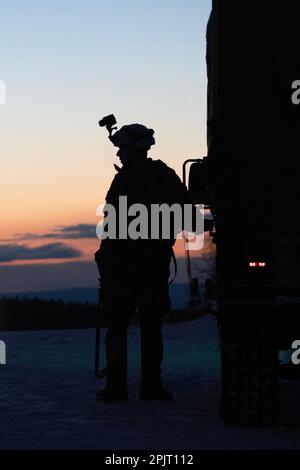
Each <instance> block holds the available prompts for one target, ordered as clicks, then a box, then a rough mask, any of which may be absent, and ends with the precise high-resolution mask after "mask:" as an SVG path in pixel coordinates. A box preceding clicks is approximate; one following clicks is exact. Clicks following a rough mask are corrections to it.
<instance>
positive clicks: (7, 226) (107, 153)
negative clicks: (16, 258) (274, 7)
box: [0, 0, 211, 261]
mask: <svg viewBox="0 0 300 470" xmlns="http://www.w3.org/2000/svg"><path fill="white" fill-rule="evenodd" d="M210 8H211V0H197V1H196V0H187V1H185V2H183V1H179V0H173V1H170V0H154V1H152V2H150V1H148V0H139V1H137V0H122V1H121V0H116V1H114V2H109V1H106V0H97V1H95V0H87V1H76V0H75V1H74V0H72V1H69V0H62V1H57V0H54V1H51V2H50V1H44V0H39V1H37V0H29V1H26V2H24V1H23V0H22V1H20V0H12V1H10V2H3V3H2V5H1V17H0V31H1V41H0V54H1V65H2V67H1V72H0V73H1V75H0V79H1V80H5V82H6V85H7V104H6V105H5V106H4V105H1V106H0V140H1V155H2V160H3V162H4V170H3V171H2V172H1V174H0V185H1V188H2V192H1V199H0V203H1V207H2V225H1V229H0V230H1V232H0V238H1V239H2V240H5V239H8V238H10V237H13V236H14V234H15V233H19V234H20V233H28V232H30V233H37V234H43V233H48V232H52V231H53V230H54V229H55V227H58V226H74V225H77V224H84V223H88V224H95V225H96V223H97V221H98V220H97V218H96V217H95V212H96V207H97V206H98V205H99V204H101V203H102V202H103V201H104V196H105V193H106V190H107V187H108V185H109V184H110V181H111V179H112V177H113V176H114V168H113V163H116V162H117V160H116V157H115V148H114V147H112V146H111V144H110V142H109V141H108V139H107V137H106V132H105V131H103V130H101V129H100V128H98V126H97V122H98V120H99V118H101V117H103V116H104V115H106V114H110V113H114V114H115V115H116V117H117V119H118V122H119V125H120V126H121V125H123V124H128V123H132V122H140V123H143V124H145V125H148V126H150V127H152V128H153V129H155V137H156V143H157V144H156V146H155V147H153V150H152V152H151V156H152V157H154V158H161V159H163V160H164V161H165V162H166V163H168V164H169V165H170V166H172V167H173V168H174V169H175V170H176V171H177V172H178V173H179V174H180V173H181V165H182V162H183V160H184V159H186V158H188V157H194V156H203V155H205V153H206V129H205V120H206V66H205V30H206V23H207V20H208V16H209V12H210ZM40 243H41V242H40ZM45 243H47V240H45ZM97 243H98V241H97V240H95V242H94V246H93V245H91V243H89V245H86V249H85V250H83V251H84V259H85V260H87V259H89V258H92V255H93V250H94V247H96V245H97ZM26 244H28V242H27V241H24V246H26ZM31 248H35V245H34V246H31ZM73 248H74V249H75V248H76V246H75V245H74V246H73ZM27 251H28V250H27ZM25 252H26V250H25V251H24V250H23V253H25ZM23 256H24V255H23ZM77 261H78V260H77Z"/></svg>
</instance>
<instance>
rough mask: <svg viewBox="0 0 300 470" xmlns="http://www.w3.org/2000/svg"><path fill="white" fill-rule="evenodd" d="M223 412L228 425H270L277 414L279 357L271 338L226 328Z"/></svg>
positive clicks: (223, 358)
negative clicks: (230, 333) (240, 335)
mask: <svg viewBox="0 0 300 470" xmlns="http://www.w3.org/2000/svg"><path fill="white" fill-rule="evenodd" d="M221 336H222V344H221V376H222V378H221V384H222V391H221V406H220V414H221V416H222V418H223V420H224V423H225V424H227V425H235V426H266V425H269V424H271V423H272V422H273V421H274V419H275V418H276V415H277V388H278V379H277V373H278V358H277V350H276V347H275V346H274V345H272V344H271V343H270V342H269V343H267V342H263V341H261V340H256V339H236V338H234V339H233V338H232V337H230V336H228V335H225V334H223V332H222V335H221Z"/></svg>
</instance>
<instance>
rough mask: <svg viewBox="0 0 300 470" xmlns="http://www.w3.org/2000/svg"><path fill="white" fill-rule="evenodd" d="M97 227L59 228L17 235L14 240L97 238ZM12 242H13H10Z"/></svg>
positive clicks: (86, 225)
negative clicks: (48, 231)
mask: <svg viewBox="0 0 300 470" xmlns="http://www.w3.org/2000/svg"><path fill="white" fill-rule="evenodd" d="M96 237H97V235H96V225H94V224H77V225H66V226H62V227H57V228H55V229H54V231H53V232H50V233H43V234H42V235H38V234H36V233H30V232H29V233H21V234H17V235H16V236H15V238H14V239H13V240H42V239H45V238H59V239H65V240H80V239H84V238H94V239H95V238H96ZM10 241H12V240H10Z"/></svg>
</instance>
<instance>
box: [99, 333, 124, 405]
mask: <svg viewBox="0 0 300 470" xmlns="http://www.w3.org/2000/svg"><path fill="white" fill-rule="evenodd" d="M105 344H106V358H107V379H106V386H105V388H104V390H100V391H99V392H98V393H97V394H96V398H97V400H107V401H112V400H126V399H127V398H128V391H127V331H126V330H123V329H108V331H107V335H106V340H105Z"/></svg>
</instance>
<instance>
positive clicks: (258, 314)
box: [190, 0, 300, 426]
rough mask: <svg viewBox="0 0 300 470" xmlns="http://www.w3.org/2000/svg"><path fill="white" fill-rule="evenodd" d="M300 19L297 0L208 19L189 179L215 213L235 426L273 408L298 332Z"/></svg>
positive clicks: (225, 369)
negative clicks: (283, 354) (204, 81)
mask: <svg viewBox="0 0 300 470" xmlns="http://www.w3.org/2000/svg"><path fill="white" fill-rule="evenodd" d="M299 18H300V4H299V2H297V1H293V0H291V1H290V2H288V3H286V4H284V3H282V2H273V1H269V0H264V1H257V0H253V1H251V2H241V1H238V0H213V8H212V13H211V16H210V19H209V23H208V29H207V70H208V120H207V123H208V125H207V135H208V158H207V159H205V162H201V164H200V165H199V164H197V163H195V164H194V165H193V166H192V167H191V173H192V177H191V174H190V181H192V182H193V187H192V188H190V189H191V190H192V191H193V192H194V193H197V191H198V202H202V203H206V204H209V205H210V207H211V210H212V213H213V215H214V218H215V235H214V239H215V242H216V247H217V256H216V267H217V277H218V301H219V307H218V323H219V328H220V337H221V364H222V365H221V368H222V371H221V382H222V387H221V388H222V392H221V403H220V413H221V416H222V417H223V419H224V421H225V423H227V424H231V425H250V426H251V425H253V426H259V425H266V424H269V423H271V422H272V421H273V420H274V419H275V417H276V414H277V408H278V398H277V395H278V393H277V389H278V385H277V382H278V371H279V366H278V362H279V361H278V350H280V349H287V348H290V347H291V345H292V342H293V341H294V340H296V339H299V338H300V302H299V299H300V256H299V253H300V224H299V223H298V212H299V209H298V205H299V201H300V184H299V177H300V133H299V130H300V127H299V124H300V105H299V106H297V100H295V99H292V96H293V93H295V88H296V86H297V83H296V84H295V81H296V80H297V79H298V80H300V54H299V53H298V51H297V44H298V35H299ZM294 97H295V95H294ZM197 165H198V167H197ZM201 165H202V166H201ZM204 169H205V171H204ZM197 172H198V180H197V177H195V174H197ZM195 181H196V184H195ZM207 187H209V192H207ZM293 367H297V366H293ZM298 367H300V366H298ZM299 372H300V371H299ZM299 375H300V374H299Z"/></svg>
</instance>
